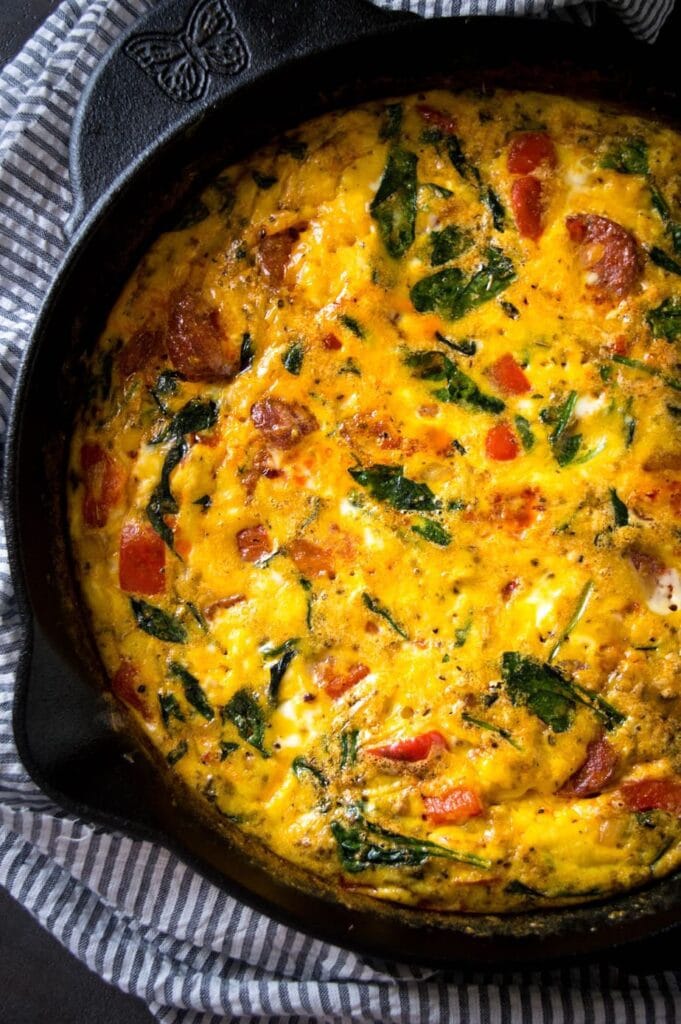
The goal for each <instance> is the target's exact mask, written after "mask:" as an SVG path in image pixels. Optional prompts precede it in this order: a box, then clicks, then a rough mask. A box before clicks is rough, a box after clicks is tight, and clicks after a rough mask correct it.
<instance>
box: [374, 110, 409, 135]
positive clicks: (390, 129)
mask: <svg viewBox="0 0 681 1024" xmlns="http://www.w3.org/2000/svg"><path fill="white" fill-rule="evenodd" d="M403 116H404V111H403V109H402V104H401V103H388V104H387V105H386V107H385V110H384V111H383V123H382V124H381V128H380V130H379V133H378V137H379V138H380V139H381V141H382V142H387V141H388V139H396V138H397V136H398V135H399V134H400V130H401V128H402V118H403Z"/></svg>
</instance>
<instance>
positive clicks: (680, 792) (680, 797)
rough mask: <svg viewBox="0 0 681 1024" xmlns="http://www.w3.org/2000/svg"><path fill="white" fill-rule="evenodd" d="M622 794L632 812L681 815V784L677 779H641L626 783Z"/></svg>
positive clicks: (622, 788)
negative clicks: (654, 811) (658, 812)
mask: <svg viewBox="0 0 681 1024" xmlns="http://www.w3.org/2000/svg"><path fill="white" fill-rule="evenodd" d="M620 793H621V794H622V797H623V799H624V803H625V806H626V807H627V808H628V810H630V811H652V810H660V811H669V813H670V814H681V782H677V781H676V780H675V779H639V781H638V782H625V783H624V784H623V785H622V787H621V789H620Z"/></svg>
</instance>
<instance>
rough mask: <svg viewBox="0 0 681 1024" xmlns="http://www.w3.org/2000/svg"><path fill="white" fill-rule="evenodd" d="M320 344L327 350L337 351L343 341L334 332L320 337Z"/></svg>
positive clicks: (341, 346)
mask: <svg viewBox="0 0 681 1024" xmlns="http://www.w3.org/2000/svg"><path fill="white" fill-rule="evenodd" d="M322 345H323V346H324V348H325V349H327V351H329V352H337V351H338V349H340V348H343V342H342V341H341V340H340V338H338V337H336V335H335V334H325V335H324V337H323V338H322Z"/></svg>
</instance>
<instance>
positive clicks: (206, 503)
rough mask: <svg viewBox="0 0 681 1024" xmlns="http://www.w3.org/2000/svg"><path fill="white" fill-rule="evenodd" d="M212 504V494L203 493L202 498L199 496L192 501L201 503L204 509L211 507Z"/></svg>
mask: <svg viewBox="0 0 681 1024" xmlns="http://www.w3.org/2000/svg"><path fill="white" fill-rule="evenodd" d="M212 504H213V499H212V498H211V496H210V494H202V495H201V497H200V498H197V499H196V501H193V502H192V505H200V506H201V508H204V509H206V508H210V507H211V505H212Z"/></svg>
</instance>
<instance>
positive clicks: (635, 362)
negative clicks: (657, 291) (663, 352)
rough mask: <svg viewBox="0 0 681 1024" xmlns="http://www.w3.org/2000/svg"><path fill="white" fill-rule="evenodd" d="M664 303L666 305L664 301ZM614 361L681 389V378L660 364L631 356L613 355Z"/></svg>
mask: <svg viewBox="0 0 681 1024" xmlns="http://www.w3.org/2000/svg"><path fill="white" fill-rule="evenodd" d="M662 305H664V303H663V304H662ZM679 312H680V313H681V303H680V305H679ZM612 361H613V363H619V365H620V366H628V367H629V369H630V370H638V371H639V372H640V373H647V374H648V376H649V377H659V378H660V380H662V381H664V383H665V384H666V385H667V387H668V388H672V389H673V390H674V391H681V380H679V379H678V378H677V377H670V376H669V375H668V374H666V373H665V372H664V370H661V369H660V368H659V366H650V365H649V364H648V363H644V362H642V361H641V360H640V359H630V358H629V356H612Z"/></svg>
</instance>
